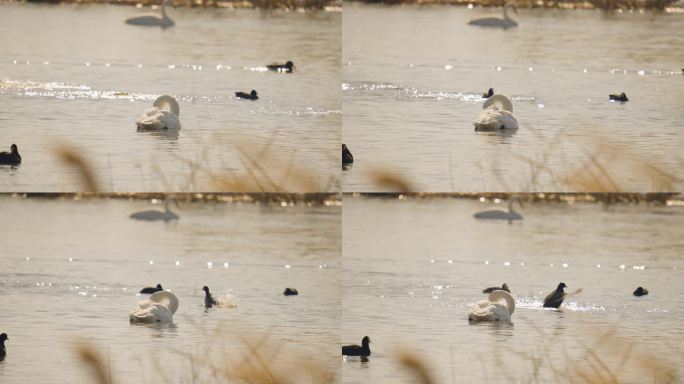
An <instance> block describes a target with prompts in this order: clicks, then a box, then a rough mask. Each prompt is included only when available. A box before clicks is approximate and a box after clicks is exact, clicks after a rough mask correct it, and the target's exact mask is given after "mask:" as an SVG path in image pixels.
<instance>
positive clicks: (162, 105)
mask: <svg viewBox="0 0 684 384" xmlns="http://www.w3.org/2000/svg"><path fill="white" fill-rule="evenodd" d="M152 105H154V106H155V107H157V108H159V109H161V110H166V111H169V112H171V113H173V114H174V115H176V117H178V116H180V106H178V101H176V99H175V98H174V97H173V96H169V95H161V96H159V97H157V100H155V101H154V104H152Z"/></svg>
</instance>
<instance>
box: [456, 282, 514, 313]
mask: <svg viewBox="0 0 684 384" xmlns="http://www.w3.org/2000/svg"><path fill="white" fill-rule="evenodd" d="M487 299H488V300H482V301H480V302H479V303H477V304H476V305H475V306H474V307H472V308H471V309H470V312H468V320H470V321H511V315H512V314H513V312H514V311H515V299H513V296H511V294H510V293H508V292H506V291H503V290H500V289H499V290H496V291H493V292H492V293H490V294H489V296H488V298H487ZM502 301H503V302H502Z"/></svg>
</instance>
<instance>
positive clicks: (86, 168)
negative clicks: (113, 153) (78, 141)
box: [55, 144, 102, 192]
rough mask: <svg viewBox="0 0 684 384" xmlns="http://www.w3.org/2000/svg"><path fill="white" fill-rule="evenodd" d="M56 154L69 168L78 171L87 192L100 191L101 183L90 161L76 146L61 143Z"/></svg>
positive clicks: (56, 149)
mask: <svg viewBox="0 0 684 384" xmlns="http://www.w3.org/2000/svg"><path fill="white" fill-rule="evenodd" d="M55 154H56V155H57V157H58V158H59V160H60V161H61V162H62V163H64V164H65V165H66V166H68V167H69V168H72V169H73V170H75V171H76V173H77V174H78V176H79V179H80V181H81V185H82V186H83V189H84V191H86V192H100V191H101V190H102V189H101V188H100V185H99V183H98V182H97V178H96V177H95V171H93V168H92V166H91V165H90V164H91V163H90V161H88V160H87V159H86V158H85V156H83V155H82V154H81V153H79V152H78V151H77V150H76V149H75V148H74V147H72V146H70V145H68V144H61V145H58V146H57V147H56V148H55Z"/></svg>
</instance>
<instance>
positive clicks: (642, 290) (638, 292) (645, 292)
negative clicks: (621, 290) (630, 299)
mask: <svg viewBox="0 0 684 384" xmlns="http://www.w3.org/2000/svg"><path fill="white" fill-rule="evenodd" d="M632 294H633V295H634V296H638V297H641V296H646V295H648V289H646V288H644V287H639V288H637V289H636V290H635V291H634V292H633V293H632Z"/></svg>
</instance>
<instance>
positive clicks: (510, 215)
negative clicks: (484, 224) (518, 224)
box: [473, 197, 523, 223]
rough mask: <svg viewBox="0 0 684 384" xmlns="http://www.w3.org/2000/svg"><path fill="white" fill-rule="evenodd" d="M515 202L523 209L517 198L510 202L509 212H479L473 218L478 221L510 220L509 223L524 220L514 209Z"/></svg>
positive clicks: (496, 210)
mask: <svg viewBox="0 0 684 384" xmlns="http://www.w3.org/2000/svg"><path fill="white" fill-rule="evenodd" d="M514 201H515V202H517V203H518V204H520V207H522V202H520V200H519V199H518V198H517V197H512V198H510V199H509V200H508V211H504V210H503V209H492V210H489V211H482V212H477V213H476V214H474V215H473V217H475V218H476V219H494V220H508V222H509V223H510V222H512V221H513V220H522V219H523V217H522V215H521V214H519V213H518V212H516V211H515V210H514V209H513V202H514Z"/></svg>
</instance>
